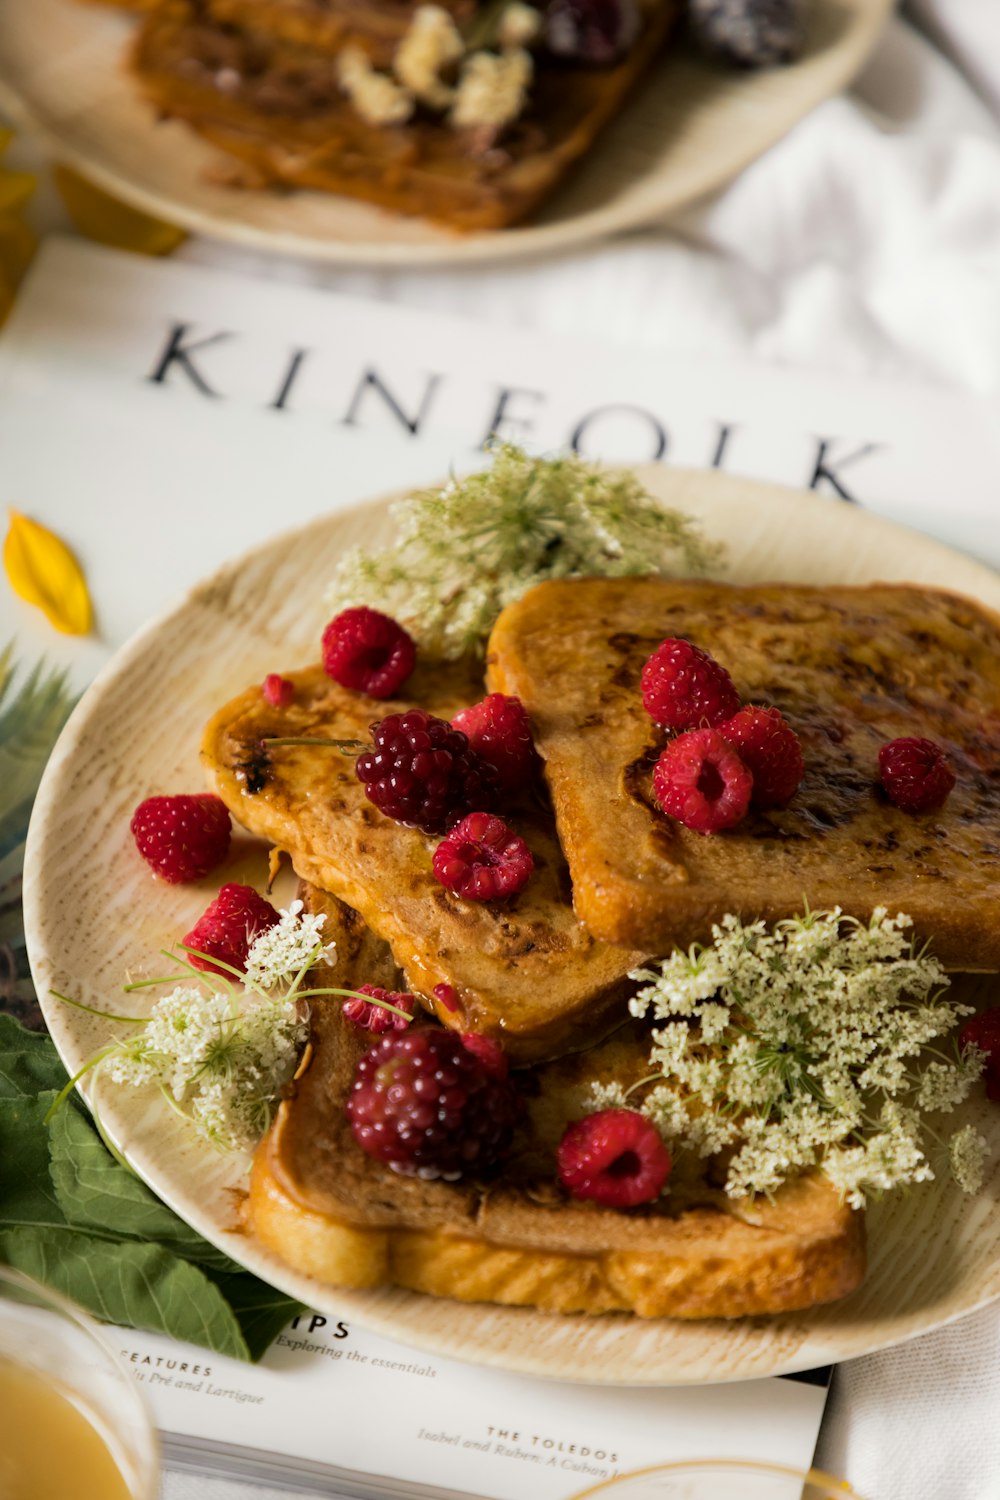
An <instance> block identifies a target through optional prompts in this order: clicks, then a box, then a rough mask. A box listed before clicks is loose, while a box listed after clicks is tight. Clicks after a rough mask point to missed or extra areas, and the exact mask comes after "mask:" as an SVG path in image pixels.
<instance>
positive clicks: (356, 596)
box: [325, 443, 718, 659]
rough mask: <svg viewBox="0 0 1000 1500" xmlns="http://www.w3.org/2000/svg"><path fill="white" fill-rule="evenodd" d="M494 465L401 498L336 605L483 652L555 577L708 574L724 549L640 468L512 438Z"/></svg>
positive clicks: (332, 598) (440, 646)
mask: <svg viewBox="0 0 1000 1500" xmlns="http://www.w3.org/2000/svg"><path fill="white" fill-rule="evenodd" d="M491 456H492V467H491V468H490V469H487V470H485V471H484V472H482V473H479V474H472V475H470V476H469V477H468V478H466V479H461V480H458V479H453V480H451V481H450V482H449V483H448V484H447V485H445V487H444V488H443V489H441V490H433V491H426V492H424V493H419V494H416V495H412V496H410V497H409V498H408V499H406V500H402V501H399V502H397V503H396V505H395V506H394V507H393V511H392V516H393V520H394V521H395V523H396V526H397V538H396V541H395V543H394V545H392V546H391V547H388V548H385V549H382V550H380V551H378V552H374V553H370V552H365V551H363V550H361V549H360V548H355V549H353V550H352V551H350V552H348V553H345V555H344V557H343V558H342V559H341V561H340V564H339V566H338V568H337V571H336V573H335V575H334V579H333V583H332V585H331V587H330V589H329V591H328V592H327V595H326V600H325V602H326V604H327V606H328V607H329V608H330V610H331V611H334V612H336V611H339V610H341V609H346V608H348V607H350V606H353V605H359V604H369V605H373V606H375V607H376V608H378V609H380V610H382V611H384V612H385V613H387V614H390V615H392V616H393V618H395V619H397V620H399V622H400V623H401V624H403V625H405V626H406V628H407V630H409V631H410V633H411V634H412V635H413V636H414V637H415V638H416V639H417V640H418V641H419V642H420V643H421V645H423V646H424V647H426V648H427V649H428V650H430V651H432V652H433V653H434V654H435V655H436V656H443V657H446V658H449V659H454V658H456V657H459V656H462V655H464V654H465V653H466V652H473V651H478V652H481V651H482V650H483V649H484V647H485V642H486V637H487V635H488V634H489V631H490V628H491V626H492V625H493V622H494V620H495V619H496V617H497V615H498V614H499V613H500V611H501V610H502V609H503V608H504V607H505V605H507V604H510V603H512V602H513V601H514V600H515V599H519V598H520V597H521V595H522V594H524V593H525V592H526V591H527V590H528V589H529V588H531V587H532V586H533V585H534V584H536V583H541V582H542V581H543V580H545V579H548V578H584V577H595V576H603V577H611V578H621V577H626V576H636V575H641V574H651V573H654V574H660V575H663V576H665V577H676V576H692V575H697V574H704V573H706V572H707V571H708V569H709V568H710V567H711V566H712V565H713V564H714V563H715V562H716V561H717V557H718V552H717V549H716V548H714V547H712V546H711V545H709V544H708V543H706V542H704V541H703V539H702V537H701V535H700V532H699V530H698V527H697V525H696V523H695V522H694V521H692V520H691V519H690V518H689V517H687V516H684V515H682V514H681V513H680V512H678V511H676V510H668V509H666V508H665V507H663V506H662V505H660V504H659V503H658V502H657V501H656V500H654V499H653V498H652V496H650V495H648V494H646V492H645V491H644V490H643V488H642V486H641V485H640V484H639V482H638V480H637V479H636V478H635V476H634V475H632V474H629V473H625V472H621V473H613V472H610V471H606V470H602V469H598V468H595V467H593V466H592V465H590V464H588V463H586V462H584V461H583V460H582V459H580V458H575V457H564V458H554V459H540V458H530V457H529V456H528V455H527V454H526V453H524V452H523V451H522V450H521V449H520V448H517V447H514V446H513V445H512V444H510V443H498V444H496V445H495V446H494V448H493V449H492V455H491Z"/></svg>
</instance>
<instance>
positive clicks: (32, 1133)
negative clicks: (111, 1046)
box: [0, 1089, 66, 1228]
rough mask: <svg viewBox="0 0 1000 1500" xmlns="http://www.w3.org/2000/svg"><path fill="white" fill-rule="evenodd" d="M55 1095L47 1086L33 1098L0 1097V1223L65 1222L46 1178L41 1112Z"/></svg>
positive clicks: (45, 1140) (45, 1139)
mask: <svg viewBox="0 0 1000 1500" xmlns="http://www.w3.org/2000/svg"><path fill="white" fill-rule="evenodd" d="M55 1097H56V1094H55V1090H54V1089H49V1090H47V1091H46V1092H44V1093H42V1094H39V1096H38V1098H37V1099H0V1225H4V1226H12V1227H19V1226H21V1225H24V1224H37V1225H41V1226H43V1227H52V1226H55V1227H59V1228H62V1227H64V1226H65V1224H66V1218H65V1215H64V1214H63V1211H62V1209H61V1208H60V1207H59V1202H58V1200H57V1198H56V1195H55V1192H54V1190H53V1187H52V1183H51V1182H50V1180H49V1142H48V1137H47V1135H46V1131H45V1115H46V1112H47V1111H48V1108H49V1106H50V1104H51V1103H52V1101H53V1099H55Z"/></svg>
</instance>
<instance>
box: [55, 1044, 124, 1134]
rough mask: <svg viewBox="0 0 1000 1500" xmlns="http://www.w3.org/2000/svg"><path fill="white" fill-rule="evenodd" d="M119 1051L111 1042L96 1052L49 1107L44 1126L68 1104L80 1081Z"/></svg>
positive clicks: (116, 1045)
mask: <svg viewBox="0 0 1000 1500" xmlns="http://www.w3.org/2000/svg"><path fill="white" fill-rule="evenodd" d="M117 1049H118V1043H117V1042H110V1043H109V1044H108V1046H107V1047H102V1048H101V1050H100V1051H99V1052H95V1053H94V1055H93V1057H88V1059H87V1061H86V1062H85V1063H84V1065H83V1067H82V1068H78V1069H77V1071H76V1072H75V1073H74V1074H73V1077H72V1078H71V1079H70V1080H69V1082H68V1083H67V1084H66V1086H65V1088H62V1089H60V1091H59V1093H58V1094H57V1095H56V1097H55V1098H54V1099H53V1101H52V1103H51V1104H50V1105H49V1107H48V1110H47V1111H46V1114H45V1119H44V1120H43V1122H42V1123H43V1124H44V1125H47V1124H48V1123H49V1121H50V1120H51V1119H52V1117H53V1115H55V1114H58V1112H59V1110H61V1109H62V1107H63V1105H64V1104H65V1103H66V1100H67V1099H68V1098H69V1096H70V1094H71V1093H72V1092H73V1090H74V1089H75V1088H76V1086H77V1084H78V1083H79V1082H80V1079H81V1078H84V1077H86V1075H87V1074H88V1073H90V1072H92V1071H93V1070H94V1068H97V1067H99V1066H100V1064H101V1063H102V1062H103V1061H104V1059H105V1058H106V1057H110V1055H111V1053H112V1052H115V1051H117Z"/></svg>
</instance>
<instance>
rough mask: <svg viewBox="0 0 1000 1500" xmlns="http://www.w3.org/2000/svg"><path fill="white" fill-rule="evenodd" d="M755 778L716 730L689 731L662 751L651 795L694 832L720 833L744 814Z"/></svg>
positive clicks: (748, 804)
mask: <svg viewBox="0 0 1000 1500" xmlns="http://www.w3.org/2000/svg"><path fill="white" fill-rule="evenodd" d="M752 792H753V776H752V775H751V774H750V772H749V771H748V770H747V768H746V766H745V765H744V764H743V762H742V760H741V759H740V757H739V756H738V755H737V753H736V751H735V750H734V749H733V747H732V746H731V745H729V744H727V742H726V741H725V740H724V739H723V738H722V735H721V734H720V733H719V732H718V730H717V729H691V730H689V731H688V733H687V734H679V735H678V736H677V738H676V739H675V740H671V741H670V744H669V745H668V746H667V748H666V749H665V750H664V752H663V754H662V755H661V756H660V758H659V760H658V761H657V762H656V768H655V770H654V771H653V793H654V795H655V797H656V800H657V802H658V803H659V804H660V806H661V807H662V808H663V811H664V812H665V813H666V814H667V815H668V817H671V818H676V819H677V821H678V823H683V824H684V826H685V828H691V829H693V830H694V832H695V833H718V832H719V831H720V829H723V828H732V827H733V826H734V825H735V824H736V823H738V822H739V821H740V819H741V818H743V817H745V815H746V811H747V808H748V807H749V806H750V796H751V793H752Z"/></svg>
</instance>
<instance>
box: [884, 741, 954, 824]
mask: <svg viewBox="0 0 1000 1500" xmlns="http://www.w3.org/2000/svg"><path fill="white" fill-rule="evenodd" d="M878 769H879V779H880V781H881V782H882V785H883V786H884V787H885V790H886V792H887V793H888V796H889V801H890V802H894V803H895V804H896V806H897V807H900V808H902V810H903V812H912V813H922V812H933V810H934V809H935V808H936V807H941V806H942V805H943V804H944V803H945V802H946V801H947V799H948V794H949V792H950V791H951V789H952V787H953V786H954V785H955V773H954V771H953V770H952V769H951V766H950V765H949V764H948V757H947V755H946V754H945V753H944V751H943V750H942V749H941V746H940V745H935V743H934V741H933V740H920V739H912V738H904V739H900V740H890V741H889V743H888V744H887V745H883V746H882V748H881V750H880V751H879V753H878Z"/></svg>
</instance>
